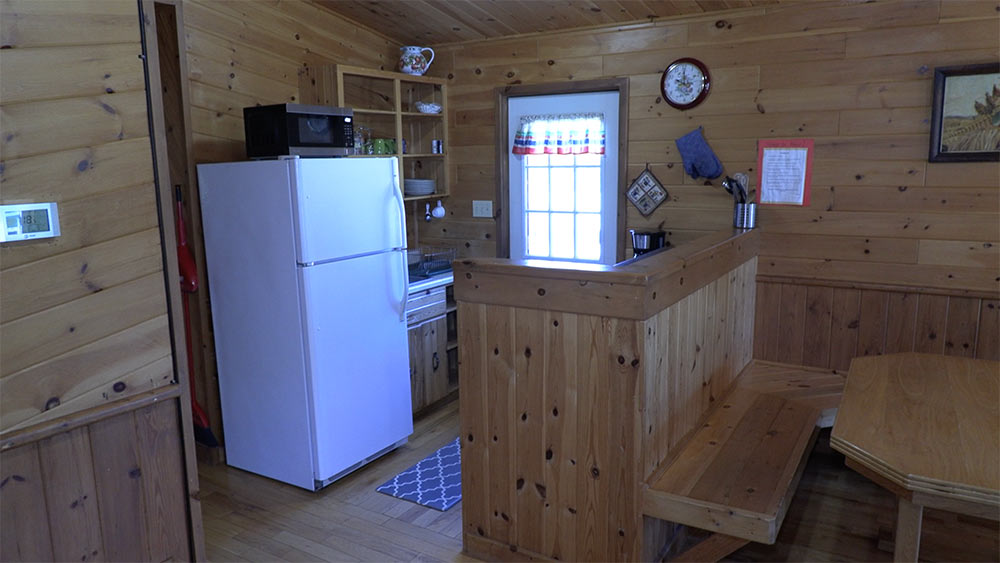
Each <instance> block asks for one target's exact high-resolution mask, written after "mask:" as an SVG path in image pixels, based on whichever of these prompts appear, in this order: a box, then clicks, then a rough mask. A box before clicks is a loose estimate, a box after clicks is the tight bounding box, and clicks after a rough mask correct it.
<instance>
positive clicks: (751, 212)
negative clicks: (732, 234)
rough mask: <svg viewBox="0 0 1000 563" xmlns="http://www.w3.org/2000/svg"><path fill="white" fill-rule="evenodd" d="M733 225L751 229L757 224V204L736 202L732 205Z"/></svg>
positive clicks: (738, 227)
mask: <svg viewBox="0 0 1000 563" xmlns="http://www.w3.org/2000/svg"><path fill="white" fill-rule="evenodd" d="M733 226H734V227H736V228H737V229H753V228H754V227H756V226H757V204H756V203H737V204H735V205H734V206H733Z"/></svg>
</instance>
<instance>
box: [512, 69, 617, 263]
mask: <svg viewBox="0 0 1000 563" xmlns="http://www.w3.org/2000/svg"><path fill="white" fill-rule="evenodd" d="M628 85H629V79H628V78H627V77H624V78H602V79H598V80H581V81H579V82H556V83H550V84H528V85H514V86H501V87H499V88H496V89H495V91H494V92H495V101H496V116H497V117H496V119H497V128H496V139H495V146H496V159H495V162H496V174H495V176H496V196H495V197H496V201H497V208H496V210H495V211H494V213H493V219H494V220H495V221H496V227H497V256H498V257H500V258H510V218H508V217H506V216H505V212H507V211H509V209H510V190H509V185H510V178H509V174H508V166H509V164H510V162H509V161H510V150H509V149H508V147H507V139H508V138H509V135H510V130H509V128H508V126H507V100H508V98H513V97H522V96H547V95H555V94H581V93H584V92H610V91H617V92H618V184H619V185H618V198H617V199H618V203H617V207H618V208H617V210H616V213H617V216H618V220H617V225H618V226H617V229H618V232H617V233H615V240H616V241H617V242H616V245H615V247H616V248H615V256H616V261H621V260H622V259H623V258H624V256H625V237H623V236H622V233H624V232H625V230H624V228H625V219H626V217H625V188H626V185H625V180H626V177H627V174H628Z"/></svg>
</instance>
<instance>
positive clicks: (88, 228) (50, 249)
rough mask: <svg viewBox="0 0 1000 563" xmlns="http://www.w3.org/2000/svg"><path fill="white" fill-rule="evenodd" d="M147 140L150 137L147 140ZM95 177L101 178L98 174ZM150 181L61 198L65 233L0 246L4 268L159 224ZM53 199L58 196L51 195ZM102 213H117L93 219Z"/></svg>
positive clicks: (62, 226)
mask: <svg viewBox="0 0 1000 563" xmlns="http://www.w3.org/2000/svg"><path fill="white" fill-rule="evenodd" d="M148 141H149V140H148V138H147V139H146V142H148ZM94 180H95V181H100V179H99V178H94ZM149 181H150V183H143V184H137V185H134V186H129V187H126V188H123V189H120V190H116V191H113V192H108V193H100V194H97V195H93V196H89V197H85V198H82V199H76V200H70V201H67V202H65V203H62V202H61V201H60V202H59V203H60V205H59V223H60V227H61V230H62V234H61V235H60V236H59V238H57V239H55V240H54V241H52V242H50V243H47V244H45V245H39V244H21V245H5V246H3V247H0V262H2V264H3V266H2V270H7V269H9V268H13V267H15V266H21V265H24V264H28V263H30V262H34V261H36V260H41V259H43V258H48V257H50V256H55V255H56V254H60V253H62V252H67V251H69V250H74V249H77V248H83V247H86V246H90V245H94V244H98V243H101V242H105V241H109V240H112V239H115V238H119V237H123V236H125V235H129V234H132V233H136V232H139V231H143V230H146V229H152V228H156V226H157V225H156V201H155V200H154V199H153V197H151V194H152V193H153V184H152V177H150V179H149ZM50 199H55V198H53V197H50ZM102 213H115V220H114V221H94V220H93V218H94V217H100V216H102ZM80 267H81V268H82V267H83V264H80ZM88 270H89V267H88ZM82 273H84V274H85V273H86V272H82ZM8 290H9V286H8Z"/></svg>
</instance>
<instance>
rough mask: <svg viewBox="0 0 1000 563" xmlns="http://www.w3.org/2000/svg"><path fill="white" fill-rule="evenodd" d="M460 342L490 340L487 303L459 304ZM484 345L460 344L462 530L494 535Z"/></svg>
mask: <svg viewBox="0 0 1000 563" xmlns="http://www.w3.org/2000/svg"><path fill="white" fill-rule="evenodd" d="M458 318H459V319H460V322H459V325H458V330H459V341H460V342H486V336H487V332H486V306H485V305H476V304H469V303H459V304H458ZM485 350H486V348H485V347H483V346H459V348H458V354H459V366H460V367H459V370H458V377H459V389H461V390H462V391H461V393H462V402H461V413H460V416H461V428H462V431H461V434H460V435H461V437H462V460H463V461H462V495H463V497H464V499H466V501H465V502H463V503H462V505H463V508H462V530H463V534H465V535H471V536H478V537H492V527H491V523H492V521H493V519H492V517H491V516H490V515H489V514H488V513H487V508H488V507H489V505H488V502H489V495H488V492H489V486H490V482H491V480H490V479H491V477H490V465H491V464H490V459H489V453H490V447H491V446H490V439H491V435H490V429H489V424H488V420H489V419H488V417H487V416H486V413H487V412H489V410H488V409H489V406H488V403H487V397H488V392H487V386H488V385H489V383H488V381H487V379H488V378H487V376H486V374H487V373H488V371H487V366H488V363H487V362H488V356H487V355H486V354H485V353H484V352H485Z"/></svg>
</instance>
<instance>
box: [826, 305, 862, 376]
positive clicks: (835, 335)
mask: <svg viewBox="0 0 1000 563" xmlns="http://www.w3.org/2000/svg"><path fill="white" fill-rule="evenodd" d="M860 310H861V292H860V291H858V290H856V289H842V288H837V289H834V290H833V308H832V309H831V311H830V363H829V365H828V367H830V368H833V369H836V370H847V369H848V368H850V367H851V359H852V358H854V356H856V355H857V353H856V352H857V347H858V326H859V322H860Z"/></svg>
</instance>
